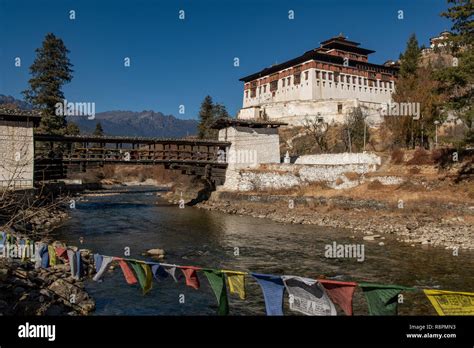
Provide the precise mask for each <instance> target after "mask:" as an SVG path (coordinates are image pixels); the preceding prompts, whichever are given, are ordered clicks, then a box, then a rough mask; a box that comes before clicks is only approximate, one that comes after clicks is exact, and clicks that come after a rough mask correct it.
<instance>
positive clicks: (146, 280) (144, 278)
mask: <svg viewBox="0 0 474 348" xmlns="http://www.w3.org/2000/svg"><path fill="white" fill-rule="evenodd" d="M131 265H132V268H133V270H134V271H135V274H136V275H137V278H138V282H139V283H140V286H141V288H142V291H143V295H145V294H146V293H147V292H148V291H150V290H151V288H152V283H151V282H152V280H153V275H152V274H151V269H150V266H149V265H147V264H146V263H138V262H132V263H131Z"/></svg>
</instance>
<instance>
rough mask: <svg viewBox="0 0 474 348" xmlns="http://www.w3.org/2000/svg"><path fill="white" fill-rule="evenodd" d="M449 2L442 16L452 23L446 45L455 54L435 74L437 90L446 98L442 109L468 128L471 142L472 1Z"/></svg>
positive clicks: (473, 81) (473, 79)
mask: <svg viewBox="0 0 474 348" xmlns="http://www.w3.org/2000/svg"><path fill="white" fill-rule="evenodd" d="M448 3H450V4H452V6H451V7H450V8H448V10H447V12H444V13H442V14H441V15H442V16H443V17H446V18H449V19H451V21H452V22H453V26H452V28H451V29H452V31H453V35H450V36H449V38H448V40H449V46H450V48H451V50H452V53H453V55H454V56H455V59H456V60H455V63H456V64H452V66H448V67H444V68H442V69H440V70H439V71H438V72H437V73H436V75H435V76H436V79H437V80H438V81H439V82H440V88H439V91H440V93H443V94H444V95H446V97H447V99H448V100H447V103H446V104H445V109H446V110H448V111H451V112H454V113H455V115H456V116H457V117H458V118H459V119H460V120H461V121H463V123H464V125H465V126H466V127H467V132H466V135H465V139H464V140H465V142H466V143H470V144H472V143H474V87H473V86H474V21H473V20H472V17H473V15H474V3H473V2H472V0H448Z"/></svg>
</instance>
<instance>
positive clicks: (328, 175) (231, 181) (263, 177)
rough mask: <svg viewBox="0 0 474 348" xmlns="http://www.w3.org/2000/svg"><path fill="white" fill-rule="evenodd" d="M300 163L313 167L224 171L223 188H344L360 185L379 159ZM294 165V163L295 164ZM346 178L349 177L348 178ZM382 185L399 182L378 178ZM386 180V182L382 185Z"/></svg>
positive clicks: (334, 157) (341, 157)
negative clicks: (318, 185) (352, 175)
mask: <svg viewBox="0 0 474 348" xmlns="http://www.w3.org/2000/svg"><path fill="white" fill-rule="evenodd" d="M300 158H301V162H313V164H267V165H265V166H260V167H259V168H258V169H240V170H236V169H231V168H229V169H227V173H226V182H225V185H224V186H223V187H222V188H220V189H221V190H227V191H259V190H271V189H276V190H278V189H288V188H292V187H298V186H305V185H308V184H311V183H316V182H324V183H325V184H326V185H328V186H329V187H332V188H335V189H346V188H351V187H355V186H358V185H360V184H361V183H362V182H364V181H371V180H372V178H370V179H365V177H364V174H367V173H370V172H374V171H376V170H377V165H379V164H380V157H378V156H377V155H375V154H370V153H363V154H353V153H352V154H351V153H346V154H329V155H326V154H325V155H314V156H313V155H312V156H302V157H300ZM297 162H298V161H297ZM345 173H357V174H359V178H356V179H354V178H352V180H351V179H349V178H348V177H347V176H346V175H345ZM349 176H350V175H349ZM378 179H380V181H381V182H382V183H383V184H396V183H400V182H401V180H399V178H395V177H390V178H387V180H384V177H381V178H378ZM385 181H386V183H385Z"/></svg>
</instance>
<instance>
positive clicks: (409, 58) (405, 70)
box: [400, 34, 421, 77]
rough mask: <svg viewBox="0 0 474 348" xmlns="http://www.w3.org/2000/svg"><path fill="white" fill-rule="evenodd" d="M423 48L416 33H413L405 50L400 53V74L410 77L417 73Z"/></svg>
mask: <svg viewBox="0 0 474 348" xmlns="http://www.w3.org/2000/svg"><path fill="white" fill-rule="evenodd" d="M420 56H421V49H420V47H419V46H418V40H417V39H416V35H415V34H412V35H411V36H410V38H409V39H408V42H407V48H406V49H405V52H404V53H403V54H401V55H400V76H401V77H409V76H412V75H415V74H416V69H417V68H418V63H419V61H420Z"/></svg>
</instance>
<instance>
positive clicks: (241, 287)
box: [222, 270, 247, 300]
mask: <svg viewBox="0 0 474 348" xmlns="http://www.w3.org/2000/svg"><path fill="white" fill-rule="evenodd" d="M222 272H224V273H225V274H226V275H227V283H228V284H229V292H230V293H231V294H237V295H239V297H240V299H241V300H245V275H246V274H247V273H246V272H238V271H225V270H223V271H222Z"/></svg>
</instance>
